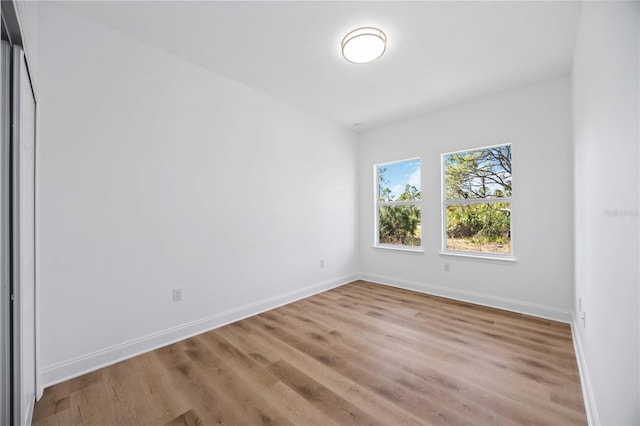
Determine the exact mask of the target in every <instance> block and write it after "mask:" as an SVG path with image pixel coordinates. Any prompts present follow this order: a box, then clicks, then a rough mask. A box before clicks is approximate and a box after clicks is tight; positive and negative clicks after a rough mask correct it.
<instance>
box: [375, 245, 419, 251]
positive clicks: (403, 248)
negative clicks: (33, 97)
mask: <svg viewBox="0 0 640 426" xmlns="http://www.w3.org/2000/svg"><path fill="white" fill-rule="evenodd" d="M371 247H373V248H375V249H383V250H396V251H410V252H413V253H424V249H423V248H422V246H401V245H393V244H377V245H374V246H371Z"/></svg>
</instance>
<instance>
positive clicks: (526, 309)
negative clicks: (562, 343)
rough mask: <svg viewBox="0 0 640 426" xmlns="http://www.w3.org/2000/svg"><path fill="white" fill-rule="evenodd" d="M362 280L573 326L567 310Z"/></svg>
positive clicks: (372, 277)
mask: <svg viewBox="0 0 640 426" xmlns="http://www.w3.org/2000/svg"><path fill="white" fill-rule="evenodd" d="M360 279H362V280H365V281H370V282H373V283H377V284H383V285H388V286H390V287H398V288H403V289H405V290H412V291H417V292H419V293H424V294H431V295H434V296H441V297H446V298H448V299H454V300H460V301H463V302H469V303H475V304H476V305H482V306H488V307H491V308H497V309H502V310H505V311H510V312H516V313H519V314H525V315H531V316H534V317H538V318H544V319H550V320H553V321H559V322H564V323H567V324H571V321H572V318H573V315H572V312H571V311H570V310H567V309H560V308H556V307H553V306H546V305H539V304H536V303H529V302H521V301H519V300H514V299H508V298H506V297H497V296H491V295H488V294H481V293H474V292H471V291H466V290H458V289H454V288H449V287H443V286H437V285H431V284H425V283H419V282H417V281H409V280H403V279H400V278H392V277H387V276H384V275H378V274H368V273H361V274H360Z"/></svg>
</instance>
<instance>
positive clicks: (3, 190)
mask: <svg viewBox="0 0 640 426" xmlns="http://www.w3.org/2000/svg"><path fill="white" fill-rule="evenodd" d="M10 54H11V51H10V48H9V43H8V42H6V41H4V40H2V54H1V56H0V425H8V424H9V422H10V420H9V419H10V415H11V410H10V395H11V370H10V363H9V361H10V356H11V353H10V349H11V345H10V343H9V341H10V338H11V328H10V324H11V316H10V312H11V303H10V297H11V296H10V294H11V293H10V290H11V289H10V285H11V283H10V281H9V278H10V275H9V269H10V267H11V265H10V257H9V254H10V253H9V251H10V247H9V214H10V210H9V161H10V156H9V153H10V152H9V137H10V132H9V128H10V121H9V111H10V109H9V99H10V96H9V90H10V89H9V88H10V85H9V73H10V67H9V64H10Z"/></svg>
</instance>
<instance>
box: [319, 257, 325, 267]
mask: <svg viewBox="0 0 640 426" xmlns="http://www.w3.org/2000/svg"><path fill="white" fill-rule="evenodd" d="M324 266H325V265H324V259H320V267H321V268H324Z"/></svg>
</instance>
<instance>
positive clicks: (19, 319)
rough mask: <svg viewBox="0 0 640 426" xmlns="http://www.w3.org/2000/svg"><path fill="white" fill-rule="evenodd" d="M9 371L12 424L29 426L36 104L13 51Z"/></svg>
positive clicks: (21, 61)
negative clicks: (10, 353)
mask: <svg viewBox="0 0 640 426" xmlns="http://www.w3.org/2000/svg"><path fill="white" fill-rule="evenodd" d="M13 112H14V114H13V126H14V127H13V130H14V131H13V140H12V157H13V158H12V161H13V173H12V175H13V194H12V202H13V220H12V231H13V276H12V280H13V292H14V297H15V299H14V302H13V321H14V324H13V333H14V335H13V346H14V348H13V349H14V351H13V354H14V358H13V364H14V365H13V371H14V389H13V395H14V410H15V411H14V413H15V414H14V415H15V418H14V423H17V424H28V423H29V421H30V420H31V419H30V416H31V413H32V412H33V405H34V403H35V399H36V385H35V381H36V374H35V371H36V359H35V353H36V348H35V341H36V338H35V337H36V333H35V136H36V134H35V129H36V102H35V96H34V93H33V89H32V86H31V79H30V78H29V70H28V68H27V64H26V61H25V56H24V52H23V51H22V49H20V48H19V47H16V46H14V47H13Z"/></svg>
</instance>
